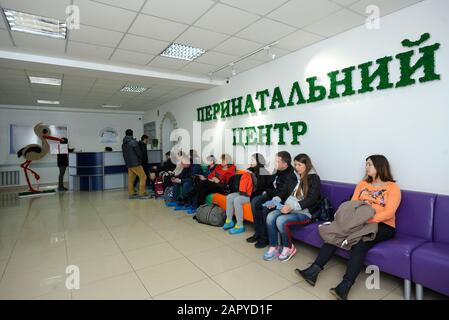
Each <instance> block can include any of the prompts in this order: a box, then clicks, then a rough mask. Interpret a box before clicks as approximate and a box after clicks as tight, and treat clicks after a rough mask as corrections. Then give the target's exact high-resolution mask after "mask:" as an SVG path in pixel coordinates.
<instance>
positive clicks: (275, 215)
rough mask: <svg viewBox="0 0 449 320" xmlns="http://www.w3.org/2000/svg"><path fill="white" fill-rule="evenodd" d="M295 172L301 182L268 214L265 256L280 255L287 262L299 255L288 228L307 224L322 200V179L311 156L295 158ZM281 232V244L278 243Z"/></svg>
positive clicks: (270, 257)
mask: <svg viewBox="0 0 449 320" xmlns="http://www.w3.org/2000/svg"><path fill="white" fill-rule="evenodd" d="M294 164H295V171H296V173H297V174H298V176H299V179H298V184H297V185H296V187H295V189H294V190H293V193H292V194H291V195H290V196H289V197H288V198H287V200H286V201H285V204H284V205H283V206H282V208H281V209H279V210H274V211H271V212H270V213H269V214H268V216H267V232H268V241H269V243H270V247H269V249H268V251H267V252H266V253H265V254H264V256H263V259H264V260H267V261H270V260H273V259H275V258H277V257H278V258H279V260H280V261H288V260H290V259H291V258H292V257H293V256H294V255H295V254H296V248H295V246H294V245H293V243H292V241H291V237H290V234H289V230H288V227H289V226H291V225H304V224H308V223H310V222H311V220H312V213H313V212H315V211H316V210H317V209H318V207H319V204H320V200H321V182H320V177H319V176H318V174H317V173H316V171H315V169H314V167H313V165H312V161H311V160H310V157H309V156H308V155H306V154H304V153H302V154H299V155H297V156H296V157H295V159H294ZM279 235H280V237H281V244H280V246H279V240H278V239H279Z"/></svg>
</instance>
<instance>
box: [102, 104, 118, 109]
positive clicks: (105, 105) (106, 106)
mask: <svg viewBox="0 0 449 320" xmlns="http://www.w3.org/2000/svg"><path fill="white" fill-rule="evenodd" d="M102 107H103V108H111V109H113V108H120V106H112V105H108V104H104V105H102Z"/></svg>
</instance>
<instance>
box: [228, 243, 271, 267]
mask: <svg viewBox="0 0 449 320" xmlns="http://www.w3.org/2000/svg"><path fill="white" fill-rule="evenodd" d="M228 245H229V246H230V247H231V248H232V249H234V250H236V251H238V252H240V253H242V254H244V255H245V256H247V257H248V258H250V259H251V260H253V261H257V262H259V261H260V259H262V257H263V254H264V252H265V250H266V249H257V248H255V247H254V243H248V242H246V241H234V242H231V243H229V244H228Z"/></svg>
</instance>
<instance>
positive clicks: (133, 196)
mask: <svg viewBox="0 0 449 320" xmlns="http://www.w3.org/2000/svg"><path fill="white" fill-rule="evenodd" d="M137 197H138V195H137V194H131V195H128V199H137Z"/></svg>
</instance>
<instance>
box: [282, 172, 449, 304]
mask: <svg viewBox="0 0 449 320" xmlns="http://www.w3.org/2000/svg"><path fill="white" fill-rule="evenodd" d="M321 184H322V194H323V195H324V196H326V197H328V198H329V200H330V201H331V203H332V206H333V207H334V209H335V210H336V209H337V208H338V207H339V206H340V204H341V203H342V202H344V201H347V200H349V199H350V198H351V196H352V194H353V192H354V189H355V185H353V184H347V183H340V182H331V181H322V182H321ZM436 197H437V196H436V195H435V194H429V193H422V192H413V191H402V201H401V205H400V207H399V209H398V212H397V213H396V236H395V238H394V239H392V240H388V241H384V242H382V243H379V244H378V245H376V246H375V247H373V248H372V249H371V250H370V251H369V252H368V255H367V257H366V261H365V263H366V264H367V265H376V266H378V267H379V269H380V270H381V271H383V272H386V273H389V274H392V275H395V276H397V277H400V278H402V279H404V292H405V294H404V296H405V299H407V300H409V299H410V298H411V280H412V272H411V255H412V252H413V250H415V249H416V248H418V247H419V246H421V245H423V244H424V243H426V242H428V241H431V240H432V228H433V215H434V204H435V199H436ZM319 224H320V223H319V222H316V223H312V224H310V225H306V226H303V227H292V228H291V232H292V237H293V238H294V239H297V240H300V241H303V242H305V243H308V244H310V245H313V246H315V247H321V245H322V244H323V241H322V239H321V237H320V235H319V233H318V225H319ZM448 243H449V241H448ZM337 254H338V255H340V256H342V257H345V258H348V257H349V252H348V251H346V250H340V249H339V250H338V251H337Z"/></svg>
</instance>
